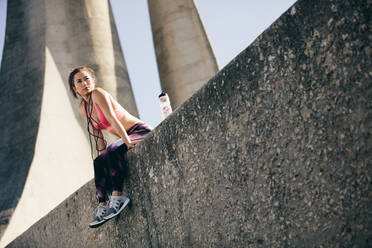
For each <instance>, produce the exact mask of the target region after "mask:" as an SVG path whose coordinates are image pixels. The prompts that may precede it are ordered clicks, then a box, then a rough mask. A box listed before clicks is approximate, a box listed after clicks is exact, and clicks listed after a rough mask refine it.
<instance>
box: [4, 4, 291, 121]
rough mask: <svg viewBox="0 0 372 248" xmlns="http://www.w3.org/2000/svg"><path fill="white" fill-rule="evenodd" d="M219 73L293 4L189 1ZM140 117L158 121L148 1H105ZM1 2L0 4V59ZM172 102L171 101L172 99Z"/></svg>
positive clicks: (159, 90)
mask: <svg viewBox="0 0 372 248" xmlns="http://www.w3.org/2000/svg"><path fill="white" fill-rule="evenodd" d="M194 1H195V4H196V6H197V8H198V10H199V14H200V17H201V19H202V21H203V24H204V27H205V29H206V32H207V34H208V37H209V40H210V43H211V45H212V48H213V50H214V53H215V55H216V58H217V61H218V64H219V66H220V69H222V68H223V67H224V66H225V65H226V64H228V63H229V62H230V61H231V60H232V59H233V58H234V57H235V56H237V55H238V54H239V53H240V52H241V51H243V50H244V49H245V48H246V47H247V46H248V45H249V44H250V43H252V42H253V41H254V40H255V39H256V38H257V36H259V35H260V34H261V33H262V32H263V31H264V30H265V29H266V28H268V27H269V26H270V25H271V24H272V23H273V22H274V21H275V20H276V19H277V18H278V17H279V16H280V15H281V14H283V13H284V12H285V11H286V10H287V9H288V8H289V7H290V6H291V5H293V4H294V3H295V2H296V1H295V0H280V1H278V0H234V1H228V0H218V1H216V0H194ZM110 2H111V5H112V9H113V12H114V17H115V22H116V26H117V29H118V33H119V38H120V42H121V46H122V49H123V53H124V58H125V62H126V64H127V68H128V73H129V77H130V80H131V84H132V87H133V93H134V96H135V99H136V103H137V108H138V110H139V115H140V118H141V119H142V120H143V121H145V122H147V123H149V124H150V125H151V126H153V127H156V126H157V125H158V124H159V123H160V122H161V121H162V119H161V114H160V108H159V104H158V98H157V97H158V95H159V93H160V92H161V89H160V81H159V76H158V71H157V65H156V59H155V53H154V48H153V42H152V33H151V27H150V18H149V14H148V9H147V0H136V1H133V0H110ZM5 7H6V0H0V58H1V56H2V48H3V43H4V31H5V16H6V11H5ZM171 100H172V99H171Z"/></svg>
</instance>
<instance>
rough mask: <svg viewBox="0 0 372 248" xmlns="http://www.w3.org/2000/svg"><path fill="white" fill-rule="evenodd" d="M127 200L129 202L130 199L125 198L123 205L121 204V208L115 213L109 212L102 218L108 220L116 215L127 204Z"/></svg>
mask: <svg viewBox="0 0 372 248" xmlns="http://www.w3.org/2000/svg"><path fill="white" fill-rule="evenodd" d="M129 202H130V199H129V198H127V199H126V200H125V202H124V203H123V206H121V208H120V209H119V210H118V211H117V212H116V213H115V214H110V215H109V216H105V217H103V219H104V220H109V219H112V218H114V217H115V216H116V215H118V214H120V213H121V212H122V211H123V210H124V209H125V207H126V206H128V204H129Z"/></svg>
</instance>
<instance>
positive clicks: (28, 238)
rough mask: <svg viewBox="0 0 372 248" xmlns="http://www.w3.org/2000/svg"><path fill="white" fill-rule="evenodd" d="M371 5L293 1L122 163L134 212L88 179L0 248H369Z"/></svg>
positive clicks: (371, 218)
mask: <svg viewBox="0 0 372 248" xmlns="http://www.w3.org/2000/svg"><path fill="white" fill-rule="evenodd" d="M370 9H371V1H348V0H342V1H341V0H339V1H331V0H329V1H324V0H316V1H299V2H297V3H296V4H295V6H294V7H292V8H291V9H290V10H289V11H288V12H286V13H285V14H284V15H283V16H282V17H281V18H280V19H279V20H278V21H277V22H275V23H274V24H273V25H272V26H271V27H270V28H269V29H268V30H266V31H265V32H264V33H263V34H262V35H261V36H260V37H259V38H258V39H257V40H256V41H255V42H254V43H253V44H252V45H250V46H249V47H248V48H247V49H246V50H245V51H243V52H242V53H241V54H240V55H238V56H237V57H236V58H235V59H234V60H233V61H232V62H231V63H230V64H229V65H227V66H226V67H225V68H224V69H223V70H222V71H220V72H219V73H218V74H217V75H216V76H215V77H214V78H212V79H211V80H210V81H209V82H208V84H207V85H205V86H204V87H203V88H202V89H201V90H200V91H198V92H197V94H195V95H193V96H192V97H191V98H190V99H189V100H188V101H186V102H185V104H184V105H182V106H181V107H180V108H179V109H178V110H177V111H176V112H174V113H173V114H172V115H171V116H170V117H169V118H168V119H166V120H165V121H164V122H163V123H162V124H161V125H160V126H158V127H157V128H156V130H154V131H153V132H152V133H151V134H150V135H149V136H148V137H147V138H146V139H145V140H144V141H143V142H142V143H140V144H138V146H137V147H136V148H135V149H134V150H132V151H130V152H128V153H127V155H126V158H127V160H128V173H127V180H126V181H125V189H126V192H127V193H128V194H129V195H130V197H131V199H132V201H133V204H132V206H131V208H129V209H128V211H126V212H125V213H124V214H122V215H121V216H119V217H118V218H117V219H115V220H112V221H110V222H108V223H106V224H105V225H103V226H101V227H100V228H98V229H89V228H88V227H87V225H88V223H89V221H90V220H91V218H92V212H93V209H94V207H95V204H96V203H95V199H94V185H93V182H89V183H88V184H87V185H85V186H83V187H82V188H81V189H80V190H78V191H77V192H76V193H74V194H73V195H72V196H70V197H69V198H68V199H66V201H64V202H63V203H62V204H61V205H60V206H58V208H56V209H54V210H53V211H52V212H51V213H50V214H48V216H46V217H45V218H43V219H41V220H40V221H39V222H38V223H36V224H35V225H34V226H33V227H32V228H30V229H29V230H27V231H26V232H25V233H24V234H23V235H21V236H20V237H18V238H17V239H16V240H15V241H14V242H13V243H11V244H10V245H9V247H50V246H51V245H55V246H58V247H371V246H372V240H371V237H372V224H371V223H372V209H371V205H372V204H371V199H372V195H371V194H372V191H371V187H372V182H371V171H370V168H371V153H370V151H371V149H372V147H371V144H372V142H371V114H372V110H371V109H372V108H371V104H372V103H371V99H372V96H371V93H372V92H371V91H372V88H371V81H370V77H371V74H372V72H371V51H372V50H371V47H370V44H371V32H370V27H371V26H370V19H369V13H370Z"/></svg>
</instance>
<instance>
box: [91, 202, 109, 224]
mask: <svg viewBox="0 0 372 248" xmlns="http://www.w3.org/2000/svg"><path fill="white" fill-rule="evenodd" d="M108 209H109V208H108V206H107V205H105V206H98V207H97V208H96V216H95V218H94V220H93V221H92V222H90V223H89V227H91V228H94V227H99V226H100V225H102V224H103V223H105V222H106V220H105V219H104V216H105V215H106V214H107V210H108Z"/></svg>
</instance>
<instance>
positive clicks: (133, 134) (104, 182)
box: [94, 123, 151, 202]
mask: <svg viewBox="0 0 372 248" xmlns="http://www.w3.org/2000/svg"><path fill="white" fill-rule="evenodd" d="M149 132H151V127H150V126H148V125H146V124H143V123H137V124H135V125H134V126H133V127H131V128H130V129H129V130H128V131H127V133H128V136H129V138H130V139H131V140H132V141H134V140H141V139H143V138H144V137H145V136H146V135H147V134H148V133H149ZM127 150H128V148H127V146H126V145H125V144H124V142H123V141H122V140H121V139H119V140H117V141H115V142H114V143H112V144H111V145H109V146H108V147H107V148H106V150H105V151H104V152H103V153H102V154H101V155H99V156H98V157H97V158H96V159H94V182H95V184H96V191H97V197H98V201H99V202H106V201H107V195H108V194H111V192H112V191H120V192H121V191H122V190H123V180H124V169H125V161H124V153H125V152H126V151H127Z"/></svg>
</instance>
